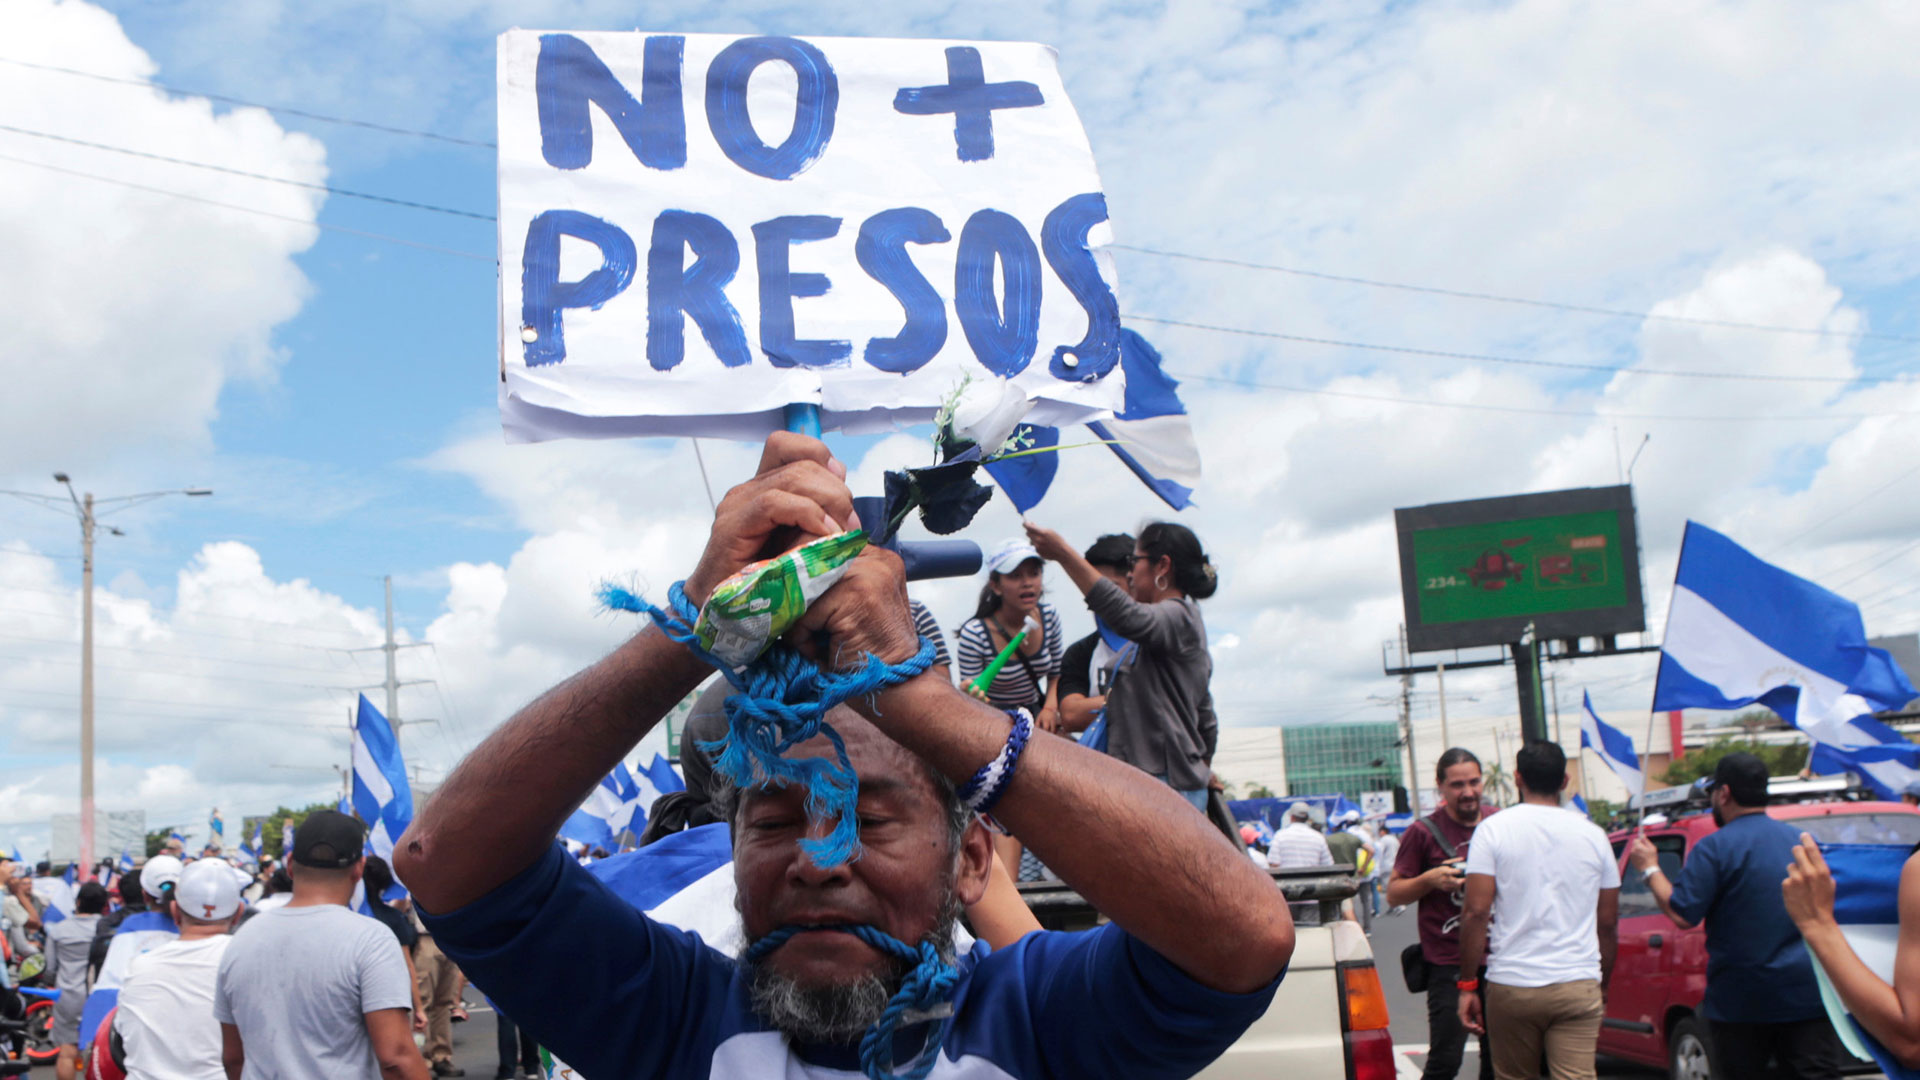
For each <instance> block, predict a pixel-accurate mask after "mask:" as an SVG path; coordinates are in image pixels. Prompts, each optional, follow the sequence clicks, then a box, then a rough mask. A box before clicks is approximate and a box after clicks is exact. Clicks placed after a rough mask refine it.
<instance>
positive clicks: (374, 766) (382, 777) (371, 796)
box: [353, 694, 413, 859]
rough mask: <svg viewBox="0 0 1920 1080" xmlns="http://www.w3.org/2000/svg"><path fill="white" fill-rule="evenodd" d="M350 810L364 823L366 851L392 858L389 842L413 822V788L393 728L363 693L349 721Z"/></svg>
mask: <svg viewBox="0 0 1920 1080" xmlns="http://www.w3.org/2000/svg"><path fill="white" fill-rule="evenodd" d="M353 811H354V813H356V814H358V815H359V816H360V820H361V821H364V822H366V823H367V850H368V851H370V852H372V853H373V854H375V855H378V856H380V857H381V858H383V859H391V858H393V842H394V841H395V840H398V839H400V834H401V833H403V832H405V831H406V828H407V826H408V825H409V824H411V823H412V822H413V789H412V788H411V787H409V786H408V785H407V766H406V762H404V761H403V760H401V757H400V741H399V740H398V739H396V738H394V736H393V725H391V724H389V723H387V718H386V717H384V716H382V715H380V710H378V709H376V708H374V707H373V702H371V701H368V700H367V695H365V694H361V695H360V710H359V713H358V715H356V716H355V717H354V721H353Z"/></svg>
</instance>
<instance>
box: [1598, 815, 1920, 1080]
mask: <svg viewBox="0 0 1920 1080" xmlns="http://www.w3.org/2000/svg"><path fill="white" fill-rule="evenodd" d="M1842 786H1843V785H1840V784H1838V783H1837V782H1834V781H1826V782H1822V781H1810V782H1795V781H1785V782H1783V781H1781V780H1777V779H1776V780H1775V781H1774V783H1773V784H1772V785H1771V787H1770V794H1771V795H1772V797H1773V798H1774V799H1775V803H1774V805H1772V806H1769V807H1768V808H1767V814H1768V815H1769V816H1771V817H1774V818H1778V819H1780V820H1782V821H1791V822H1793V823H1794V825H1795V826H1797V827H1798V828H1800V829H1802V830H1803V831H1805V832H1808V833H1811V834H1812V835H1813V837H1814V838H1815V839H1817V840H1819V841H1821V842H1822V843H1876V844H1909V845H1911V844H1915V843H1920V808H1915V807H1911V806H1907V805H1905V804H1902V803H1890V802H1868V801H1847V800H1845V799H1844V798H1842V797H1841V796H1844V795H1845V794H1849V793H1848V792H1843V791H1841V790H1839V789H1840V788H1841V787H1842ZM1670 790H1672V791H1675V792H1680V793H1681V796H1680V797H1677V798H1669V799H1668V800H1667V802H1668V805H1667V806H1666V807H1664V810H1665V815H1663V816H1665V817H1666V820H1661V817H1660V816H1654V815H1652V814H1651V813H1650V815H1649V818H1648V821H1649V822H1650V824H1648V826H1647V830H1646V832H1647V837H1648V839H1650V840H1652V841H1653V845H1654V847H1655V848H1656V849H1658V850H1659V852H1660V869H1661V871H1662V872H1664V873H1665V874H1666V876H1667V880H1669V881H1677V880H1679V878H1680V868H1681V867H1682V866H1683V865H1685V863H1686V859H1687V854H1688V853H1689V852H1690V851H1692V850H1693V845H1695V844H1697V843H1699V842H1700V841H1701V839H1702V838H1704V837H1706V836H1708V835H1709V834H1711V833H1712V832H1713V831H1714V829H1715V828H1716V827H1717V826H1715V825H1714V823H1713V814H1712V813H1711V812H1710V811H1709V810H1708V809H1707V808H1706V805H1705V803H1704V801H1703V800H1700V799H1694V798H1687V797H1685V793H1686V791H1687V789H1684V788H1680V789H1670ZM1661 794H1662V793H1660V792H1648V793H1647V798H1648V801H1649V803H1650V804H1657V803H1658V802H1659V801H1660V799H1659V796H1660V795H1661ZM1808 798H1811V799H1814V800H1815V801H1795V800H1801V799H1808ZM1655 808H1656V806H1655V805H1649V806H1648V807H1647V809H1648V810H1649V811H1652V810H1654V809H1655ZM1654 822H1657V823H1654ZM1633 832H1634V831H1633V830H1631V829H1622V830H1618V831H1616V832H1614V833H1613V834H1612V835H1611V837H1610V839H1611V840H1612V841H1613V851H1614V854H1615V855H1616V856H1618V857H1619V858H1620V860H1621V873H1620V881H1621V885H1620V952H1619V956H1618V958H1617V959H1616V960H1615V961H1614V968H1613V983H1612V985H1611V987H1610V988H1609V989H1608V993H1607V1015H1606V1017H1605V1019H1603V1020H1602V1021H1601V1027H1600V1052H1601V1053H1603V1054H1607V1055H1609V1056H1612V1057H1617V1058H1622V1059H1625V1060H1627V1061H1633V1062H1638V1063H1640V1064H1643V1065H1653V1066H1656V1067H1658V1066H1665V1067H1666V1068H1667V1070H1668V1073H1669V1075H1670V1076H1672V1077H1673V1080H1742V1078H1739V1077H1729V1076H1727V1075H1726V1074H1725V1073H1723V1072H1721V1071H1719V1070H1717V1069H1715V1068H1714V1067H1713V1058H1712V1047H1711V1046H1710V1044H1709V1042H1708V1039H1707V1030H1706V1023H1705V1022H1704V1020H1703V1019H1701V1018H1700V1017H1698V1016H1696V1015H1695V1014H1696V1013H1697V1012H1698V1010H1699V1007H1700V1000H1701V998H1702V997H1703V996H1705V994H1706V989H1707V935H1706V931H1705V930H1704V929H1703V928H1701V927H1697V926H1696V927H1694V928H1693V929H1691V930H1681V929H1679V928H1677V927H1675V926H1674V925H1673V923H1672V921H1671V920H1669V919H1668V918H1667V917H1666V916H1665V915H1663V914H1661V912H1660V907H1659V905H1658V904H1657V903H1655V902H1654V899H1653V893H1652V891H1651V890H1650V889H1649V888H1648V887H1647V883H1646V882H1645V881H1644V880H1642V879H1641V877H1640V875H1639V874H1635V873H1631V872H1630V871H1629V870H1628V868H1627V866H1626V858H1625V855H1626V846H1627V841H1628V840H1630V839H1631V838H1632V837H1633ZM1785 876H1786V872H1785V868H1784V867H1783V868H1782V870H1781V877H1783V878H1784V877H1785Z"/></svg>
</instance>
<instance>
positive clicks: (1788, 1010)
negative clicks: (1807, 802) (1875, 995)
mask: <svg viewBox="0 0 1920 1080" xmlns="http://www.w3.org/2000/svg"><path fill="white" fill-rule="evenodd" d="M1708 790H1710V791H1711V792H1712V799H1713V823H1714V824H1715V825H1717V826H1719V828H1718V829H1716V830H1715V831H1714V832H1712V833H1709V834H1708V835H1706V836H1704V837H1702V838H1700V839H1699V840H1697V841H1695V842H1694V845H1693V850H1691V851H1689V852H1688V853H1687V860H1686V864H1685V865H1684V866H1683V867H1682V868H1681V870H1680V879H1679V880H1678V881H1669V880H1668V879H1667V874H1666V871H1665V870H1664V869H1662V868H1661V866H1660V853H1659V851H1658V850H1657V849H1656V848H1655V847H1654V845H1653V842H1652V841H1651V840H1648V839H1647V838H1646V836H1645V835H1644V834H1643V835H1638V836H1635V837H1634V838H1633V842H1632V844H1630V845H1629V846H1628V848H1627V861H1628V863H1629V864H1631V866H1632V869H1633V871H1634V872H1635V873H1637V874H1639V875H1640V876H1641V877H1643V878H1645V879H1646V882H1647V885H1648V887H1649V888H1650V889H1651V890H1652V892H1653V898H1654V900H1655V901H1656V902H1658V903H1659V905H1660V910H1661V911H1662V912H1664V913H1665V914H1666V916H1667V918H1669V919H1671V920H1673V924H1674V925H1675V926H1677V927H1679V928H1680V929H1682V930H1686V929H1690V928H1692V927H1693V926H1695V925H1697V924H1699V923H1702V922H1704V923H1706V926H1707V993H1706V997H1705V998H1704V999H1703V1000H1702V1001H1701V1003H1700V1012H1701V1015H1703V1016H1705V1017H1706V1019H1707V1025H1708V1030H1709V1032H1710V1034H1711V1039H1710V1040H1709V1042H1710V1043H1711V1045H1712V1047H1713V1056H1714V1058H1715V1059H1716V1061H1717V1063H1718V1068H1719V1069H1721V1070H1724V1072H1725V1074H1726V1075H1728V1076H1763V1075H1766V1074H1767V1061H1768V1059H1769V1058H1772V1059H1774V1060H1777V1061H1778V1062H1779V1067H1780V1071H1781V1073H1783V1074H1784V1075H1787V1076H1792V1077H1799V1078H1801V1080H1826V1078H1829V1077H1838V1076H1839V1075H1840V1070H1841V1066H1842V1065H1843V1063H1844V1055H1843V1053H1842V1048H1841V1046H1840V1040H1839V1038H1838V1037H1837V1036H1836V1035H1835V1034H1834V1030H1833V1025H1832V1024H1831V1023H1829V1022H1828V1021H1827V1015H1826V1010H1825V1009H1824V1008H1823V1007H1822V1006H1821V1004H1820V988H1819V985H1818V984H1817V983H1816V982H1815V980H1814V975H1813V964H1812V962H1811V961H1810V960H1809V959H1808V957H1807V950H1806V949H1805V948H1804V947H1803V945H1802V939H1801V934H1800V930H1799V929H1798V928H1797V927H1796V926H1795V925H1794V920H1793V919H1792V918H1791V917H1790V916H1789V915H1788V913H1787V905H1786V903H1785V902H1784V901H1783V900H1782V899H1781V894H1780V870H1781V868H1782V867H1784V866H1787V865H1789V864H1791V863H1792V862H1793V861H1794V858H1793V846H1794V844H1795V842H1796V841H1797V840H1798V839H1799V834H1798V832H1797V831H1796V830H1795V829H1794V828H1793V827H1792V826H1790V825H1788V824H1787V823H1786V822H1784V821H1775V820H1774V819H1773V818H1770V817H1768V816H1767V767H1766V764H1765V763H1763V762H1762V761H1761V760H1760V759H1759V758H1758V757H1755V756H1754V755H1752V754H1747V753H1732V754H1728V755H1727V756H1725V757H1723V758H1721V759H1720V760H1719V762H1718V763H1717V764H1715V765H1714V768H1713V778H1712V780H1711V781H1709V783H1708Z"/></svg>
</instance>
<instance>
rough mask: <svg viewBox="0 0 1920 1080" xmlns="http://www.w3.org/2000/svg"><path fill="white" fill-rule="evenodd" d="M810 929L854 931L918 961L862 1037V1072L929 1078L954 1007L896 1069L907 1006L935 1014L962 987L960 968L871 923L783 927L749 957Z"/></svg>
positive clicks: (872, 1079)
mask: <svg viewBox="0 0 1920 1080" xmlns="http://www.w3.org/2000/svg"><path fill="white" fill-rule="evenodd" d="M809 930H833V931H837V932H839V933H842V934H852V935H853V936H854V937H857V938H859V939H860V940H861V941H864V942H866V943H867V944H868V945H871V946H873V947H874V948H876V949H878V950H880V951H881V952H883V953H886V954H887V955H889V956H893V957H897V958H899V959H901V960H910V961H912V962H913V964H914V968H913V970H912V971H910V972H908V973H907V978H906V981H905V982H903V983H901V984H900V990H899V991H898V992H897V993H895V994H894V995H893V997H892V998H890V999H889V1000H888V1001H887V1007H886V1010H885V1011H884V1012H882V1013H881V1014H880V1019H879V1020H876V1021H874V1024H873V1026H872V1027H870V1028H868V1029H867V1033H866V1035H864V1036H862V1037H861V1039H860V1070H861V1071H862V1072H864V1073H866V1074H867V1077H868V1080H926V1076H927V1074H928V1073H929V1072H932V1071H933V1066H934V1064H935V1063H936V1062H938V1061H939V1060H940V1045H941V1044H942V1043H944V1042H946V1039H947V1029H948V1028H950V1027H951V1026H952V1025H953V1014H952V1012H951V1010H948V1011H947V1012H946V1014H945V1015H944V1016H941V1017H940V1018H939V1019H940V1026H939V1027H938V1028H937V1029H935V1031H934V1033H933V1037H932V1038H930V1039H929V1040H928V1041H927V1044H926V1046H924V1047H923V1048H922V1049H921V1051H920V1053H919V1054H917V1055H915V1056H914V1059H913V1060H912V1061H911V1062H909V1063H908V1065H907V1070H906V1071H905V1072H895V1071H894V1070H895V1068H896V1066H897V1063H896V1062H895V1061H894V1060H893V1036H894V1032H896V1031H897V1030H898V1029H899V1027H900V1024H901V1022H902V1021H903V1020H904V1019H905V1018H906V1015H907V1010H909V1009H912V1010H914V1011H916V1012H921V1013H929V1012H933V1011H935V1010H937V1009H938V1008H939V1007H940V1006H942V1005H945V1004H947V1003H948V1002H949V1001H951V1000H953V992H954V989H955V988H956V987H958V986H959V985H960V972H959V970H958V969H957V968H955V967H954V966H953V965H952V964H949V963H947V962H946V961H945V960H942V959H940V953H939V951H938V950H936V949H935V948H934V947H933V946H932V945H931V944H929V943H928V942H924V941H923V942H921V943H920V945H919V947H918V948H915V947H914V946H912V945H908V944H907V943H906V942H904V941H901V940H900V939H898V938H896V937H894V936H892V935H891V934H888V933H887V932H886V931H884V930H879V929H876V928H874V927H871V926H783V927H781V928H779V929H778V930H775V931H773V932H772V933H770V934H768V935H767V936H766V937H763V938H761V939H760V940H759V941H756V942H754V943H753V945H752V946H751V947H749V948H748V949H747V953H746V960H747V961H748V962H749V963H758V962H760V961H761V960H763V959H765V958H766V957H767V956H768V955H770V954H771V953H772V952H773V950H775V949H777V948H779V947H780V946H782V945H785V944H786V943H787V941H788V940H789V939H791V938H792V937H793V936H794V935H795V934H801V933H805V932H807V931H809Z"/></svg>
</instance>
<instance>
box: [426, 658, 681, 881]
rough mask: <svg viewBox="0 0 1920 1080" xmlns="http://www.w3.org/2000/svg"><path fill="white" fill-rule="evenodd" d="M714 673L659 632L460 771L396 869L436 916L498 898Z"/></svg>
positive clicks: (501, 732) (478, 752)
mask: <svg viewBox="0 0 1920 1080" xmlns="http://www.w3.org/2000/svg"><path fill="white" fill-rule="evenodd" d="M712 671H713V669H712V668H710V667H708V666H707V665H706V664H704V663H702V662H701V661H700V660H698V659H696V658H695V657H694V656H693V655H692V654H691V653H689V652H687V650H686V649H685V648H684V647H682V646H680V645H678V644H675V643H674V642H673V641H671V640H669V639H668V638H667V637H666V635H664V634H662V633H660V631H659V630H657V629H655V628H653V627H651V626H649V627H647V628H646V629H644V630H642V631H641V632H640V633H639V634H636V635H635V636H634V637H633V638H632V639H630V640H629V641H628V642H627V643H626V644H624V645H622V646H620V648H618V649H616V650H614V651H613V652H612V653H611V654H609V655H608V656H607V657H606V658H605V659H603V660H601V661H600V662H599V663H597V664H594V665H593V666H592V667H589V668H587V669H586V670H585V671H582V672H580V673H579V674H578V675H575V676H574V677H573V678H571V679H568V680H567V681H566V682H563V683H561V684H560V685H558V686H556V687H554V688H553V689H551V690H549V691H547V692H546V693H545V694H542V695H541V696H540V697H539V698H538V699H537V700H536V701H534V702H533V703H532V704H531V705H528V706H527V707H526V708H524V709H521V710H520V711H519V712H518V713H517V714H515V715H514V717H513V719H511V720H509V721H507V722H506V723H505V724H503V725H501V726H500V728H499V729H498V730H496V731H495V732H494V733H493V734H492V735H490V736H488V737H487V739H486V741H485V742H482V743H481V744H480V746H479V747H478V748H476V749H475V750H474V751H473V752H472V753H471V754H468V755H467V757H466V759H465V760H464V761H462V762H461V763H460V766H459V768H457V769H455V770H454V772H453V775H452V776H450V777H448V778H447V782H446V783H445V784H443V785H441V787H440V790H439V791H437V792H435V793H434V796H433V798H432V799H431V800H430V801H429V802H428V803H427V805H426V808H425V809H424V810H422V811H421V813H420V815H419V816H418V817H416V818H415V819H414V821H413V825H412V826H411V827H410V828H408V829H407V831H406V833H405V835H403V836H402V837H401V840H400V843H399V845H398V846H397V847H396V849H395V851H394V863H395V865H394V869H395V871H396V872H397V873H398V875H399V876H400V878H401V879H402V880H404V881H406V882H407V885H408V888H409V889H411V890H412V891H413V893H414V896H415V897H416V899H417V900H418V901H419V902H420V904H421V905H422V906H424V907H425V908H426V909H427V910H429V911H437V912H448V911H452V910H453V909H455V908H458V907H461V906H463V905H465V904H467V903H469V902H471V901H473V900H476V899H478V898H480V897H481V896H484V895H486V894H487V893H488V892H489V891H491V890H493V889H495V888H497V887H498V886H500V885H501V884H503V883H505V882H506V881H507V880H508V879H509V878H511V877H512V876H513V875H514V874H516V873H519V872H520V871H521V870H523V869H525V868H526V867H527V866H529V865H531V864H532V863H533V862H534V861H536V860H537V859H539V858H540V856H541V855H542V854H543V853H544V852H545V851H546V850H547V848H548V846H549V845H551V844H552V843H553V838H554V834H555V833H556V832H557V831H558V830H559V828H560V825H561V824H562V823H563V822H564V821H565V820H566V818H567V815H568V814H571V813H572V812H573V811H574V809H575V808H576V807H578V806H579V805H580V803H581V801H582V800H584V799H585V798H586V797H587V795H588V794H590V793H591V792H592V790H593V786H594V785H595V784H597V783H599V782H600V778H601V777H603V776H605V775H606V774H607V772H608V770H610V769H612V768H613V766H614V763H615V762H617V761H619V760H620V759H621V758H622V757H623V756H625V755H626V753H627V751H629V750H631V749H632V748H633V746H634V744H635V743H637V742H639V741H640V739H641V737H642V736H644V735H646V733H647V732H648V731H650V730H652V728H653V725H654V724H656V723H658V722H659V720H660V718H661V717H662V716H664V715H666V713H667V711H668V710H669V709H671V708H673V706H674V705H676V704H678V703H679V702H680V700H681V699H682V698H684V697H686V695H687V694H689V693H691V692H692V691H693V689H694V688H695V687H697V686H698V685H699V684H700V681H701V680H702V679H703V678H705V677H706V676H707V675H710V674H712Z"/></svg>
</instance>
